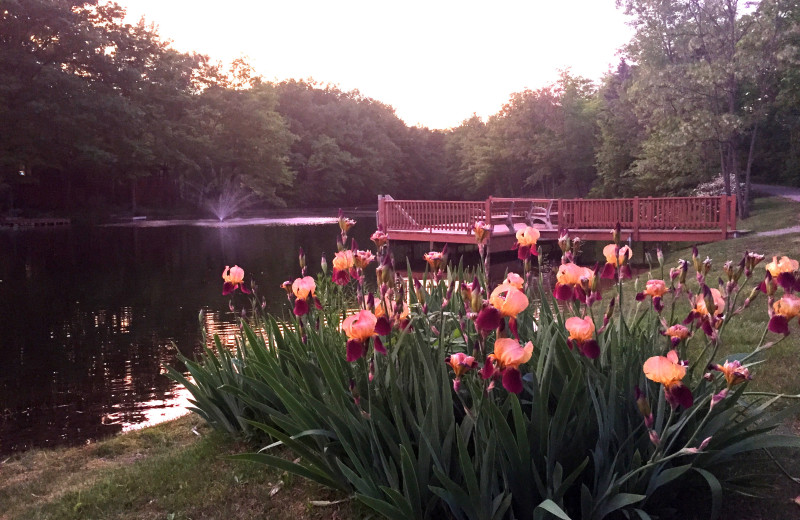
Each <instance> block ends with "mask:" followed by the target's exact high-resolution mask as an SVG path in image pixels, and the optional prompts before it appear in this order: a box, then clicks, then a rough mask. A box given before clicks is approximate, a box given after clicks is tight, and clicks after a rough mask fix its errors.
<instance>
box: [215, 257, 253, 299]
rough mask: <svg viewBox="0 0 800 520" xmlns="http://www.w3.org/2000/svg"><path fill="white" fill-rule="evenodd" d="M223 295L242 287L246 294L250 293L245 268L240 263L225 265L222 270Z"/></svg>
mask: <svg viewBox="0 0 800 520" xmlns="http://www.w3.org/2000/svg"><path fill="white" fill-rule="evenodd" d="M222 280H223V284H222V295H223V296H227V295H229V294H231V293H232V292H233V291H235V290H236V289H240V290H241V291H242V292H243V293H245V294H250V290H249V289H248V288H247V287H245V285H244V269H242V268H241V267H239V266H238V265H234V266H233V267H230V266H227V265H226V266H225V269H223V271H222Z"/></svg>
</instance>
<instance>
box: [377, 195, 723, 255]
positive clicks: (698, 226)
mask: <svg viewBox="0 0 800 520" xmlns="http://www.w3.org/2000/svg"><path fill="white" fill-rule="evenodd" d="M377 217H378V225H379V226H382V228H383V229H384V231H385V232H386V233H387V234H388V235H389V239H390V240H395V241H398V240H399V241H412V242H448V243H453V244H473V243H475V237H474V235H473V228H474V226H475V222H477V221H479V220H481V221H484V222H486V223H487V224H488V225H489V226H490V228H491V231H492V232H491V238H490V247H491V248H492V249H493V250H495V251H496V250H498V249H503V248H506V247H511V245H513V243H514V242H515V241H516V238H515V232H516V230H518V229H521V228H523V227H525V226H526V225H529V224H532V225H533V226H534V227H536V228H537V229H538V230H539V232H540V233H541V238H540V240H542V241H547V240H557V239H558V236H559V234H560V233H561V230H568V231H569V233H570V235H571V236H579V237H581V238H582V239H584V240H602V241H605V240H611V230H612V229H613V228H614V226H616V224H617V222H619V224H620V226H621V227H622V239H623V240H627V239H628V237H630V238H631V239H632V240H633V241H637V242H638V241H643V242H674V241H680V242H714V241H717V240H725V239H726V238H728V237H729V236H732V234H733V233H735V232H736V197H735V196H730V197H729V196H725V195H722V196H718V197H658V198H656V197H647V198H644V197H634V198H631V199H533V198H495V197H489V198H488V199H486V200H485V201H431V200H394V199H392V197H390V196H388V195H387V196H379V197H378V215H377Z"/></svg>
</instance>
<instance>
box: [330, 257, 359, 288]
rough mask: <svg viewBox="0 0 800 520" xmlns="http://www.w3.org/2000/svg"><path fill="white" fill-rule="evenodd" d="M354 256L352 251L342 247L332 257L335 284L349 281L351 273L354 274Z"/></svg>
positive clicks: (343, 283)
mask: <svg viewBox="0 0 800 520" xmlns="http://www.w3.org/2000/svg"><path fill="white" fill-rule="evenodd" d="M354 267H355V258H354V256H353V251H351V250H350V249H344V250H342V251H339V252H337V253H336V255H334V257H333V275H332V279H333V282H334V283H335V284H337V285H345V284H346V283H347V282H349V281H350V277H351V275H354V274H355V273H354V272H352V271H354Z"/></svg>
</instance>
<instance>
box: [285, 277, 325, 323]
mask: <svg viewBox="0 0 800 520" xmlns="http://www.w3.org/2000/svg"><path fill="white" fill-rule="evenodd" d="M316 289H317V284H316V282H314V279H313V278H312V277H310V276H304V277H303V278H298V279H296V280H295V281H294V282H293V283H292V294H294V297H295V300H294V314H295V316H303V315H305V314H308V309H309V305H308V301H309V299H311V301H313V302H314V304H315V305H316V306H317V308H321V307H322V306H321V305H320V303H319V300H317V297H316V294H315V292H316Z"/></svg>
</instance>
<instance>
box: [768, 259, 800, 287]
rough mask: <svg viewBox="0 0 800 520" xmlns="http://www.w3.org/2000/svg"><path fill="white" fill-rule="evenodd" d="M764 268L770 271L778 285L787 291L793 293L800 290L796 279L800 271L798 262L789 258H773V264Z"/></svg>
mask: <svg viewBox="0 0 800 520" xmlns="http://www.w3.org/2000/svg"><path fill="white" fill-rule="evenodd" d="M764 268H765V269H766V270H767V271H769V274H771V275H772V278H774V279H775V280H776V281H777V282H778V285H780V286H781V287H783V288H784V289H785V290H787V291H789V292H791V291H794V290H797V289H800V287H798V280H797V278H796V277H795V273H796V272H797V271H798V269H800V263H798V262H797V260H792V259H791V258H789V257H787V256H784V257H781V259H780V260H778V257H777V256H773V257H772V262H770V263H768V264H767V265H765V266H764Z"/></svg>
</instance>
